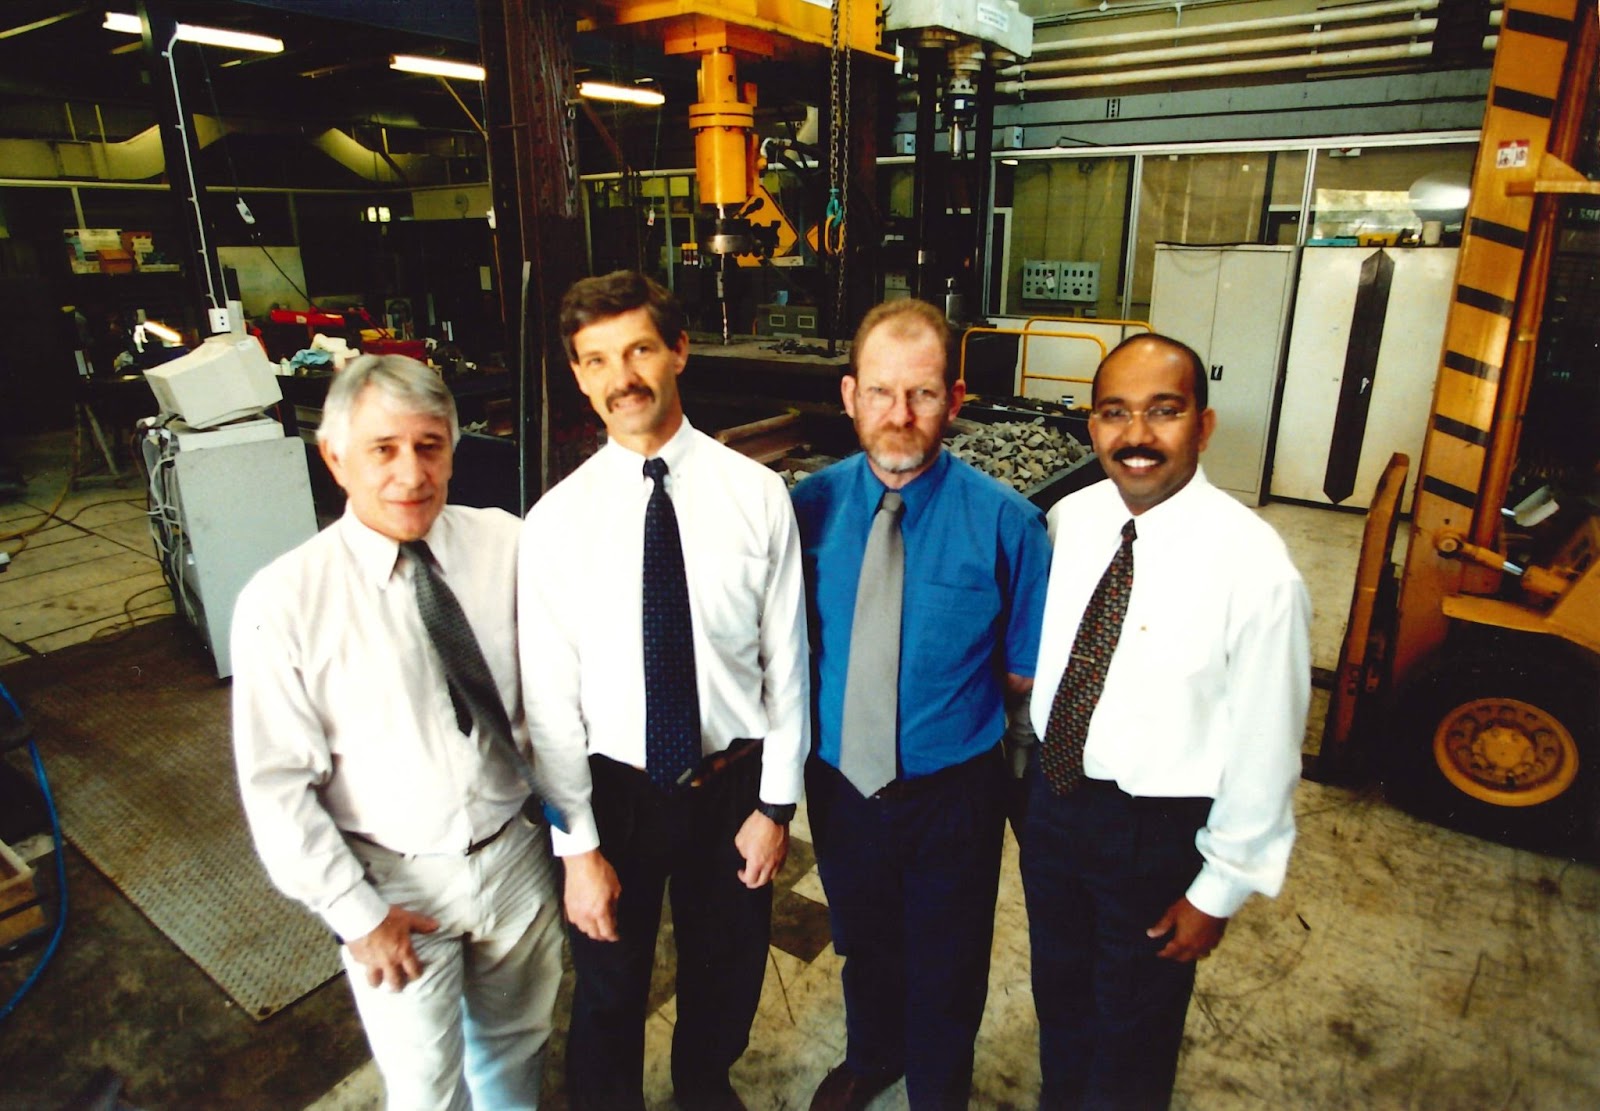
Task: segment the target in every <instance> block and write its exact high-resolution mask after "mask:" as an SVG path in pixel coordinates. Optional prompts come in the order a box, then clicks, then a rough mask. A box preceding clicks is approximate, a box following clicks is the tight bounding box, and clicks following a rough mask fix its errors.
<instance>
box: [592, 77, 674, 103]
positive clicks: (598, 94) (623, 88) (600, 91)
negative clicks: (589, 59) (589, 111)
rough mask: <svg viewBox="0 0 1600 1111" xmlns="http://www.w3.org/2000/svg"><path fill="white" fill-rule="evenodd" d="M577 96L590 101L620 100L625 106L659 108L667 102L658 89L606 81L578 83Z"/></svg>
mask: <svg viewBox="0 0 1600 1111" xmlns="http://www.w3.org/2000/svg"><path fill="white" fill-rule="evenodd" d="M578 95H579V96H586V97H588V98H589V99H590V100H620V101H622V102H623V103H625V104H643V105H645V106H647V107H650V108H659V107H660V106H661V105H663V104H665V103H666V102H667V98H666V96H665V95H664V94H663V93H662V92H661V90H660V89H646V88H641V87H640V86H638V85H613V84H611V83H610V82H608V81H580V82H578Z"/></svg>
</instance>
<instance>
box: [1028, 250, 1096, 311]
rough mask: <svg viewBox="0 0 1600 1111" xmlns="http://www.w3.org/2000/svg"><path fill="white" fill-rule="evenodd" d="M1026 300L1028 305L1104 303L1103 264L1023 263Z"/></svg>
mask: <svg viewBox="0 0 1600 1111" xmlns="http://www.w3.org/2000/svg"><path fill="white" fill-rule="evenodd" d="M1022 298H1023V300H1025V301H1076V302H1084V303H1091V304H1092V303H1093V302H1095V301H1098V300H1099V299H1100V264H1099V263H1098V262H1088V261H1082V260H1076V261H1068V260H1063V259H1039V258H1030V259H1025V260H1023V263H1022Z"/></svg>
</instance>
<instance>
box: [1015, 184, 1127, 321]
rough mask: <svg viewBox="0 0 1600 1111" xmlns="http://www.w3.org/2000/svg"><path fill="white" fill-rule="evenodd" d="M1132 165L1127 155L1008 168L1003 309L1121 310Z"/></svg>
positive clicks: (1020, 312)
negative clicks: (1008, 217)
mask: <svg viewBox="0 0 1600 1111" xmlns="http://www.w3.org/2000/svg"><path fill="white" fill-rule="evenodd" d="M1132 168H1133V159H1132V158H1129V157H1120V158H1061V159H1050V160H1048V161H1047V160H1042V159H1040V160H1032V161H1025V162H1022V163H1021V164H1019V165H1017V166H1015V167H1010V169H1011V173H1012V187H1011V229H1010V236H1009V238H1010V243H1011V249H1010V252H1009V257H1010V262H1009V268H1008V271H1007V274H1006V280H1005V291H1006V292H1005V300H1004V304H1003V310H1002V311H1003V312H1004V313H1005V314H1007V315H1010V316H1023V317H1028V316H1040V315H1054V316H1086V317H1092V316H1102V317H1113V318H1114V317H1119V316H1121V315H1122V313H1121V291H1122V258H1123V254H1124V244H1125V243H1126V242H1127V240H1126V238H1125V236H1126V233H1127V226H1128V182H1129V175H1130V173H1131V172H1132ZM999 193H1000V190H999V189H997V190H996V195H997V199H998V197H999ZM1040 267H1044V268H1045V269H1044V270H1043V271H1042V272H1041V271H1040V269H1039V268H1040ZM1084 278H1092V279H1093V280H1092V281H1085V280H1083V279H1084Z"/></svg>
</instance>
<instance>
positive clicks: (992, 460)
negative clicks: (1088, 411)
mask: <svg viewBox="0 0 1600 1111" xmlns="http://www.w3.org/2000/svg"><path fill="white" fill-rule="evenodd" d="M951 432H952V433H953V435H951V436H950V438H949V439H947V440H946V441H945V447H947V448H949V449H950V454H952V455H954V456H955V457H956V458H957V459H961V460H963V461H965V462H967V463H970V464H972V465H973V466H974V467H976V468H978V470H980V471H982V472H983V473H984V474H988V475H993V476H994V477H995V478H998V479H999V480H1000V481H1001V482H1005V483H1009V484H1010V485H1011V486H1013V487H1014V488H1016V489H1017V490H1019V491H1020V490H1027V489H1030V488H1031V487H1034V486H1037V485H1038V484H1039V483H1041V482H1043V481H1044V480H1045V479H1047V478H1049V477H1050V476H1051V475H1053V474H1055V473H1056V472H1057V471H1064V470H1066V469H1067V468H1068V467H1070V466H1072V465H1073V464H1074V463H1076V462H1077V461H1078V460H1080V459H1082V458H1083V457H1084V456H1086V455H1088V454H1089V448H1088V447H1086V446H1084V445H1083V444H1080V443H1079V442H1078V441H1077V440H1076V439H1074V438H1073V437H1072V436H1070V435H1068V434H1067V433H1065V432H1063V431H1061V429H1059V428H1055V427H1052V426H1050V425H1047V424H1045V422H1044V418H1043V417H1037V418H1035V419H1034V420H1031V421H1002V422H1001V423H999V424H980V423H978V422H977V421H962V420H958V421H956V422H955V425H954V426H953V427H952V428H951Z"/></svg>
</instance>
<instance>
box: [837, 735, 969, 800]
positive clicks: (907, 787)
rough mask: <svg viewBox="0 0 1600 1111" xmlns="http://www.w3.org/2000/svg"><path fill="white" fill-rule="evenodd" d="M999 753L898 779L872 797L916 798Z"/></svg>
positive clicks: (890, 798) (959, 776) (967, 772)
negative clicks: (912, 777)
mask: <svg viewBox="0 0 1600 1111" xmlns="http://www.w3.org/2000/svg"><path fill="white" fill-rule="evenodd" d="M999 751H1000V748H999V746H998V745H997V746H995V747H994V748H991V749H988V750H987V751H984V752H980V753H979V754H978V755H976V756H974V757H972V758H971V759H970V760H963V761H962V762H961V763H959V764H951V765H950V766H949V767H947V768H940V769H939V770H938V771H936V772H929V773H928V774H927V775H919V776H917V777H916V778H914V779H896V780H894V781H893V782H892V783H889V784H887V785H885V786H883V787H880V788H878V792H877V794H875V795H873V796H872V797H873V798H875V799H881V800H882V801H884V802H897V801H899V800H901V799H909V798H915V797H916V796H918V795H920V794H923V793H925V792H927V791H931V790H933V789H935V788H936V787H940V786H942V785H944V784H946V783H949V782H951V781H952V780H956V779H960V778H961V777H962V776H965V775H968V774H970V773H972V772H974V771H977V770H978V769H979V768H981V767H982V765H983V762H984V761H985V760H994V759H995V757H996V754H997V753H999ZM841 774H842V773H841Z"/></svg>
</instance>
